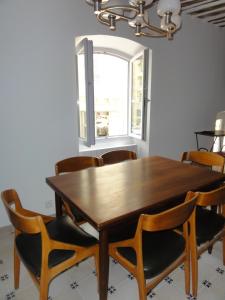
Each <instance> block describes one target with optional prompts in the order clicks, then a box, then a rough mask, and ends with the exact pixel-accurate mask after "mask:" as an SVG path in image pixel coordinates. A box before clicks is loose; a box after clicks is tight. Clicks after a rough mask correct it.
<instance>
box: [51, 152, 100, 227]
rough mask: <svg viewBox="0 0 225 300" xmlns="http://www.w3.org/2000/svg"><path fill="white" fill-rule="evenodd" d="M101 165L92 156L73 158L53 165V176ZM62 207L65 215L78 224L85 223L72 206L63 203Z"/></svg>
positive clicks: (96, 158) (98, 160)
mask: <svg viewBox="0 0 225 300" xmlns="http://www.w3.org/2000/svg"><path fill="white" fill-rule="evenodd" d="M102 165H103V162H102V159H101V158H98V157H92V156H75V157H70V158H66V159H63V160H61V161H58V162H57V163H56V164H55V174H56V175H61V174H65V173H69V172H76V171H80V170H83V169H87V168H90V167H100V166H102ZM63 207H64V211H65V212H66V214H68V215H69V216H70V217H71V219H72V220H73V221H74V222H75V223H78V224H82V223H84V222H85V219H84V218H83V216H82V215H81V214H80V213H79V212H78V211H77V210H76V208H75V207H74V206H72V205H69V204H68V203H67V202H65V201H63Z"/></svg>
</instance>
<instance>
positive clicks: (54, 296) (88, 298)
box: [0, 231, 225, 300]
mask: <svg viewBox="0 0 225 300" xmlns="http://www.w3.org/2000/svg"><path fill="white" fill-rule="evenodd" d="M12 250H13V233H12V232H11V231H8V232H4V233H2V232H0V300H11V299H16V300H36V299H39V298H38V291H37V289H36V287H35V286H34V284H33V282H32V281H31V279H30V276H29V275H28V274H27V271H26V270H25V268H24V267H22V269H21V282H20V288H19V289H18V290H16V291H15V290H14V289H13V273H12V266H13V261H12V256H13V252H12ZM221 252H222V244H221V242H219V243H217V244H216V245H215V247H214V249H213V254H212V255H209V254H207V253H206V254H204V255H202V257H201V258H200V260H199V294H198V300H225V267H224V266H223V264H222V253H221ZM73 299H74V300H97V299H98V294H97V288H96V276H95V270H94V262H93V260H92V259H88V260H86V261H84V262H82V263H81V264H80V265H79V266H76V267H73V268H72V269H70V270H68V271H66V272H64V273H63V274H61V275H60V276H58V277H57V278H56V279H55V280H53V281H52V283H51V285H50V289H49V300H73ZM108 299H109V300H124V299H128V300H138V290H137V284H136V281H135V279H134V278H133V276H132V275H131V274H129V273H128V272H127V271H126V270H125V269H123V268H122V267H121V266H120V265H119V264H118V263H117V262H115V261H113V260H111V261H110V275H109V289H108ZM148 299H153V300H185V299H189V300H193V299H194V298H193V297H192V296H191V295H190V296H188V297H187V296H186V295H185V293H184V274H183V270H182V267H179V268H178V269H177V270H175V271H174V272H173V273H172V274H171V275H170V276H169V277H167V278H166V280H164V281H163V282H161V283H160V284H159V285H158V286H157V288H155V289H154V290H153V291H152V292H151V293H150V294H149V295H148Z"/></svg>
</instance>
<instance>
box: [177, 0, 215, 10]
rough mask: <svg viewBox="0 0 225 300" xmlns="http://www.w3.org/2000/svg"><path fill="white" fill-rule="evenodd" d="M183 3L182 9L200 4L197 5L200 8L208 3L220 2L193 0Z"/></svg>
mask: <svg viewBox="0 0 225 300" xmlns="http://www.w3.org/2000/svg"><path fill="white" fill-rule="evenodd" d="M183 1H184V0H183ZM183 1H181V7H182V9H183V8H188V6H191V5H193V4H199V5H196V7H198V6H201V5H204V4H208V3H212V2H217V1H218V0H211V1H207V0H191V1H189V2H185V3H182V2H183ZM204 2H205V3H204Z"/></svg>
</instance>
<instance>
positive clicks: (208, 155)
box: [181, 151, 225, 173]
mask: <svg viewBox="0 0 225 300" xmlns="http://www.w3.org/2000/svg"><path fill="white" fill-rule="evenodd" d="M181 161H189V162H192V163H195V164H198V165H201V166H207V167H211V168H212V167H214V168H215V167H216V168H219V170H218V171H219V172H221V173H223V170H224V164H225V157H223V156H221V155H219V154H217V153H214V152H202V151H189V152H183V153H182V157H181Z"/></svg>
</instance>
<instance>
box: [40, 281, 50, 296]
mask: <svg viewBox="0 0 225 300" xmlns="http://www.w3.org/2000/svg"><path fill="white" fill-rule="evenodd" d="M48 286H49V278H47V276H42V278H41V281H40V298H39V299H40V300H48Z"/></svg>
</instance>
